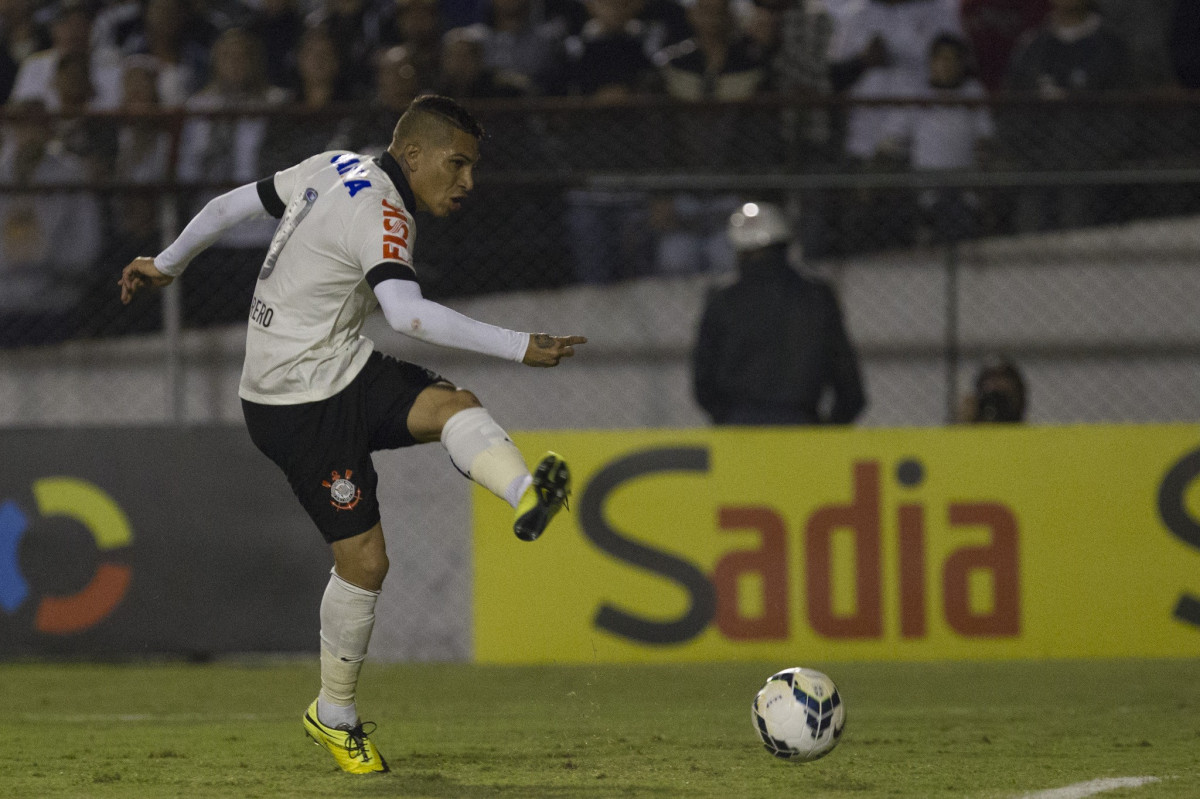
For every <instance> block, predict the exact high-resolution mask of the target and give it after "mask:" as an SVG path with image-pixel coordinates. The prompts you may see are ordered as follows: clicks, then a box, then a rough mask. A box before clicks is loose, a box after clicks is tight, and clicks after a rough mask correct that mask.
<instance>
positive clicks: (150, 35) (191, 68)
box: [119, 0, 215, 108]
mask: <svg viewBox="0 0 1200 799" xmlns="http://www.w3.org/2000/svg"><path fill="white" fill-rule="evenodd" d="M125 27H127V28H128V30H124V31H123V33H124V35H123V36H121V42H120V44H121V51H122V52H123V53H125V54H127V55H135V54H145V55H149V56H152V57H153V58H154V59H156V60H157V61H158V78H157V80H158V92H157V94H158V98H159V103H160V104H161V105H163V106H166V107H168V108H177V107H179V106H181V105H183V104H184V103H185V102H187V99H188V98H189V97H191V96H192V95H193V94H194V93H195V92H196V91H197V90H199V89H200V87H201V85H202V83H203V81H204V77H205V75H206V74H207V72H208V52H209V47H210V45H211V42H212V38H214V37H215V33H214V32H213V31H211V30H210V29H209V28H208V26H207V25H205V24H204V22H203V20H202V19H201V18H200V17H198V16H197V15H196V14H195V13H194V12H193V11H192V9H191V7H190V6H189V5H188V4H187V3H186V2H185V0H146V5H145V9H144V11H142V13H141V17H140V18H138V19H133V20H130V21H129V22H128V23H127V25H126V26H123V28H125ZM119 32H121V30H119Z"/></svg>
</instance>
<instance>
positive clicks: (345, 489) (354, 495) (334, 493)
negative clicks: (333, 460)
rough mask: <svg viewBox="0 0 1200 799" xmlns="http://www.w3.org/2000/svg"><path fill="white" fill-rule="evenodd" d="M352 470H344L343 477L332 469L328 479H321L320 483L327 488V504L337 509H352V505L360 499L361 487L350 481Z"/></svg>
mask: <svg viewBox="0 0 1200 799" xmlns="http://www.w3.org/2000/svg"><path fill="white" fill-rule="evenodd" d="M353 474H354V472H353V471H352V470H350V469H347V470H346V476H345V477H343V476H342V475H341V474H340V473H339V472H338V470H337V469H334V470H333V472H332V473H331V474H330V477H329V479H328V480H322V481H321V485H323V486H325V487H326V488H328V489H329V504H330V505H332V506H333V507H335V508H337V509H338V510H354V506H355V505H357V504H358V502H359V500H361V499H362V489H361V488H359V487H358V486H356V485H354V483H352V482H350V477H351V475H353Z"/></svg>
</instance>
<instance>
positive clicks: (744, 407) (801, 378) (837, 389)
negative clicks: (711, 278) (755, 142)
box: [692, 203, 866, 425]
mask: <svg viewBox="0 0 1200 799" xmlns="http://www.w3.org/2000/svg"><path fill="white" fill-rule="evenodd" d="M727 232H728V235H729V241H730V244H732V245H733V249H734V251H735V252H736V253H737V256H738V270H739V273H740V274H739V278H738V280H737V282H736V283H734V284H733V285H731V286H728V287H726V288H724V289H721V290H719V291H716V292H715V293H713V295H712V296H711V297H710V298H709V301H708V304H707V306H706V307H705V309H704V315H703V317H702V319H701V321H700V330H699V335H698V336H697V340H696V347H695V351H694V352H693V357H692V367H693V378H694V382H693V389H694V391H695V395H696V401H697V402H698V403H699V404H700V406H701V407H702V408H704V410H705V411H706V412H707V413H708V415H709V416H710V417H711V418H712V421H713V423H714V424H740V425H799V424H848V423H850V422H852V421H854V419H855V418H857V416H858V415H859V413H861V412H862V409H863V408H864V407H865V406H866V396H865V394H864V392H863V385H862V378H861V376H860V375H859V369H858V360H857V357H856V355H855V353H854V348H853V346H852V345H851V343H850V339H849V336H847V334H846V328H845V325H844V323H843V321H842V312H841V308H840V307H839V305H838V301H837V297H836V296H835V295H834V293H833V289H832V288H831V287H830V286H829V285H828V284H826V283H823V282H821V281H818V280H814V279H812V278H808V277H805V276H803V275H801V274H799V273H798V272H797V271H796V270H794V269H793V268H792V267H791V265H790V264H789V263H788V255H787V250H788V242H789V241H790V240H791V238H792V231H791V225H790V224H789V223H788V220H787V218H786V217H785V216H784V214H783V212H782V211H781V210H780V209H779V208H778V207H777V206H775V205H772V204H770V203H746V204H745V205H743V206H742V207H741V208H739V209H738V210H737V211H735V212H734V213H733V214H732V215H731V216H730V218H729V226H728V230H727ZM827 395H828V396H827Z"/></svg>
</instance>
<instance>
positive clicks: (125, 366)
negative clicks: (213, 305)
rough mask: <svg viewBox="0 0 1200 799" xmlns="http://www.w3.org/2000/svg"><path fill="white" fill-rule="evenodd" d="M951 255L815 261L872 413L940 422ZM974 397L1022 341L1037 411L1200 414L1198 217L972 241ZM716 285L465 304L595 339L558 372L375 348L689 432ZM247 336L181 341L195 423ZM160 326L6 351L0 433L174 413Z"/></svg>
mask: <svg viewBox="0 0 1200 799" xmlns="http://www.w3.org/2000/svg"><path fill="white" fill-rule="evenodd" d="M945 260H946V258H945V253H944V252H942V251H933V250H919V251H912V252H904V253H892V254H884V255H877V256H871V257H862V258H857V259H854V260H847V261H844V262H839V263H830V264H821V265H819V268H820V269H821V270H822V271H823V272H824V273H826V274H827V275H829V276H830V277H831V278H832V279H833V280H834V281H835V282H836V283H837V285H838V286H839V288H840V290H841V296H842V301H843V304H844V306H845V310H846V317H847V320H848V324H849V327H850V331H851V336H852V338H853V339H854V340H855V341H856V342H857V344H858V346H859V348H860V350H861V351H862V354H863V368H864V373H865V379H866V382H867V389H868V394H869V399H870V405H869V407H868V410H867V412H866V414H865V416H864V417H863V419H862V420H861V421H862V424H864V425H873V426H910V425H936V424H941V423H943V422H944V421H945V420H946V413H947V410H946V408H947V389H946V382H945V381H946V368H945V365H944V361H943V358H942V354H941V347H942V344H943V339H944V330H945V325H946V314H945V288H946V275H947V272H946V268H945ZM959 263H960V268H959V277H958V282H959V297H960V304H961V309H960V316H961V321H960V330H961V340H962V342H963V345H964V348H965V349H966V351H967V356H968V357H967V358H966V360H965V362H964V364H963V373H962V375H961V377H960V381H959V385H958V386H957V387H956V389H963V388H965V386H966V381H967V379H968V378H969V375H970V371H971V369H972V368H973V365H974V362H975V356H976V355H977V354H978V353H979V352H981V351H985V350H990V349H1004V350H1008V351H1010V352H1013V353H1015V354H1016V355H1017V356H1018V357H1019V359H1020V360H1021V363H1022V365H1023V366H1024V368H1025V369H1026V371H1027V373H1028V377H1029V382H1030V388H1031V395H1032V398H1031V421H1034V422H1040V423H1071V422H1086V421H1168V420H1174V419H1188V420H1190V419H1196V418H1198V417H1200V403H1198V402H1197V399H1198V398H1200V367H1198V366H1197V355H1198V354H1200V313H1197V312H1196V298H1197V297H1200V220H1195V219H1188V220H1172V221H1166V222H1142V223H1137V224H1133V225H1128V226H1123V227H1118V228H1109V229H1101V230H1091V231H1085V232H1078V233H1070V234H1055V235H1045V236H1038V237H1023V238H1011V239H1002V240H994V241H986V242H978V243H973V244H971V245H968V246H967V247H966V248H964V250H963V252H962V253H961V254H960V258H959ZM714 280H715V278H708V277H695V276H693V277H683V278H671V279H666V278H663V279H649V280H642V281H638V282H634V283H627V284H623V285H619V286H614V287H609V288H595V287H583V288H573V289H564V290H560V291H548V292H541V293H537V292H535V293H520V294H507V295H501V296H493V297H485V298H480V299H475V300H466V301H460V302H455V303H453V305H454V307H455V308H457V309H458V310H461V311H463V312H464V313H467V314H469V315H471V316H475V317H477V318H480V319H483V320H485V321H489V322H494V323H496V324H502V325H505V326H509V327H514V328H522V329H529V330H540V331H546V332H557V333H582V334H584V335H587V336H588V337H589V338H590V339H591V342H590V343H589V344H587V345H586V346H585V347H582V348H581V350H580V355H579V357H578V358H576V359H575V360H573V361H570V362H567V363H566V364H564V365H563V366H562V367H560V368H557V369H550V370H534V369H528V368H525V367H521V366H518V365H514V364H508V363H502V362H497V361H493V360H491V359H487V358H482V357H478V356H472V355H468V354H462V353H457V352H454V351H449V350H444V349H440V348H436V347H429V346H425V345H422V344H420V343H419V342H414V341H412V340H411V339H406V338H404V337H403V336H400V335H398V334H396V333H394V332H392V331H391V330H389V329H388V328H387V327H386V325H385V324H383V322H382V318H381V317H376V318H375V319H373V320H372V322H371V324H370V326H369V330H368V334H369V335H370V336H371V337H372V338H374V339H375V340H376V342H377V343H378V345H379V348H380V349H382V350H384V351H387V352H391V353H394V354H397V355H399V356H400V357H405V358H408V359H410V360H415V361H417V362H419V363H423V364H425V365H428V366H430V367H432V368H434V369H437V370H439V371H441V372H442V373H443V374H444V375H445V376H446V377H448V378H450V379H452V380H454V381H455V382H457V383H458V384H459V385H462V386H465V387H468V388H471V389H472V390H474V391H476V392H477V393H478V394H479V395H480V396H481V397H482V398H483V399H484V401H485V403H486V404H487V405H488V406H489V407H490V408H491V409H492V410H493V412H494V413H495V415H496V417H497V418H498V419H501V420H502V421H503V422H504V424H506V425H508V426H510V427H513V428H517V429H519V428H621V427H661V426H682V427H686V426H692V425H698V424H703V423H704V422H705V419H704V417H703V415H702V414H701V413H700V412H699V410H698V408H696V406H695V405H694V403H693V401H692V399H691V390H690V369H689V366H688V355H689V350H690V346H691V342H692V337H693V334H694V330H695V326H696V323H697V319H698V316H699V313H700V309H701V307H702V304H703V300H704V296H705V292H706V291H707V289H708V288H709V286H710V285H712V282H713V281H714ZM242 337H243V329H242V328H241V326H236V327H234V328H229V329H221V330H215V331H201V332H191V333H188V334H187V335H186V337H185V341H184V346H183V356H184V364H185V370H184V380H185V383H184V387H185V392H184V393H185V396H186V417H187V419H188V420H189V421H191V422H194V423H203V422H207V421H230V422H240V420H241V410H240V405H239V403H238V399H237V380H238V375H239V371H240V361H241V356H242ZM165 359H166V356H165V354H164V353H163V347H162V341H161V338H160V337H158V336H149V337H145V338H141V339H136V340H123V341H119V342H103V343H74V344H67V345H63V346H60V347H51V348H41V349H37V350H29V351H25V352H15V353H14V352H8V353H0V425H6V426H29V425H59V424H128V423H146V422H154V421H158V420H169V419H170V409H171V407H172V398H171V396H170V391H169V387H168V385H167V383H166V378H165V375H166V369H165V363H166V360H165Z"/></svg>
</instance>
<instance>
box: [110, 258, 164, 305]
mask: <svg viewBox="0 0 1200 799" xmlns="http://www.w3.org/2000/svg"><path fill="white" fill-rule="evenodd" d="M174 279H175V278H173V277H171V276H170V275H164V274H163V273H162V272H160V271H158V268H157V267H156V266H155V265H154V259H153V258H146V257H142V258H134V259H133V261H132V262H131V263H130V264H129V266H127V267H125V268H124V269H122V270H121V279H120V280H118V281H117V285H118V286H120V287H121V302H123V303H125V304H126V305H128V304H129V302H130V301H131V300H132V299H133V295H135V294H137V293H138V290H139V289H140V288H142V286H151V287H153V288H156V289H160V288H162V287H164V286H169V285H171V281H172V280H174Z"/></svg>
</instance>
